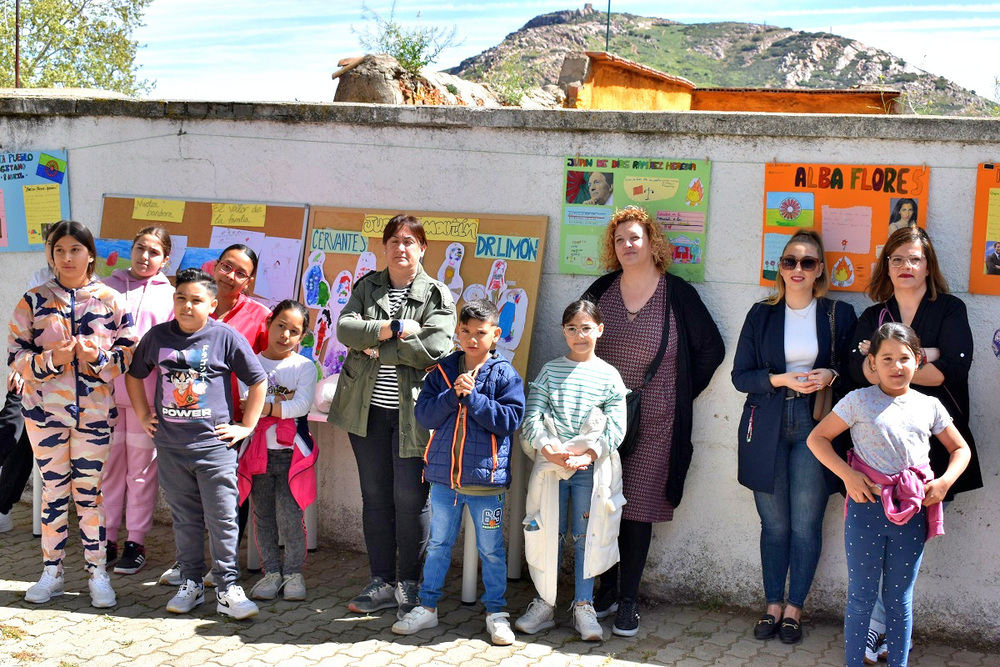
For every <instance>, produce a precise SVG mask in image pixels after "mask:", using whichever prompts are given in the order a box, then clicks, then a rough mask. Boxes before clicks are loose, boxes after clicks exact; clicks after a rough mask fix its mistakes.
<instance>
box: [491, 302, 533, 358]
mask: <svg viewBox="0 0 1000 667" xmlns="http://www.w3.org/2000/svg"><path fill="white" fill-rule="evenodd" d="M496 306H497V309H498V310H499V311H500V322H499V325H500V340H499V341H498V342H497V348H503V349H505V350H510V351H511V352H512V353H513V351H514V350H516V349H517V346H518V345H520V344H521V336H522V335H523V334H524V323H525V321H526V320H527V314H528V293H527V292H525V291H524V290H523V289H520V288H517V287H515V288H511V289H506V290H504V291H503V293H502V294H501V295H500V299H499V300H498V301H497V303H496ZM505 356H506V355H505ZM508 358H510V357H508Z"/></svg>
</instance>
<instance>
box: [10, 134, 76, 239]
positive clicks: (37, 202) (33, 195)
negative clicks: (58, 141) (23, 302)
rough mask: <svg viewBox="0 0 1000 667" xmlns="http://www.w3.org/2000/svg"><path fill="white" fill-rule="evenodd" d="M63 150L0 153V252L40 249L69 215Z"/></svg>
mask: <svg viewBox="0 0 1000 667" xmlns="http://www.w3.org/2000/svg"><path fill="white" fill-rule="evenodd" d="M67 166H68V163H67V161H66V151H65V150H41V151H38V150H35V151H20V150H13V151H7V152H2V151H0V252H24V251H28V250H42V249H43V248H44V247H45V231H46V230H47V228H48V226H49V225H51V224H52V223H54V222H59V221H60V220H66V219H68V218H69V217H70V215H69V175H68V172H67Z"/></svg>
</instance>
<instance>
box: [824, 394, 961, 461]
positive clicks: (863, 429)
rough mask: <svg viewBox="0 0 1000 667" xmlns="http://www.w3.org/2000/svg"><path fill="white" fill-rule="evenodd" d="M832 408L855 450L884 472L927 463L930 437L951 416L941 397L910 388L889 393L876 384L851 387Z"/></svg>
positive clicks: (943, 427) (945, 423)
mask: <svg viewBox="0 0 1000 667" xmlns="http://www.w3.org/2000/svg"><path fill="white" fill-rule="evenodd" d="M833 411H834V412H835V413H837V416H838V417H840V418H841V419H843V420H844V421H845V422H846V423H847V425H848V426H850V427H851V439H852V440H853V441H854V450H855V453H856V454H858V455H859V456H860V457H861V459H862V460H863V461H864V462H865V463H867V464H868V465H870V466H871V467H872V468H875V469H876V470H878V471H879V472H881V473H884V474H886V475H895V474H896V473H898V472H899V471H901V470H904V469H906V468H909V467H911V466H921V465H924V464H928V463H930V451H931V445H930V437H931V434H934V435H937V434H938V433H940V432H941V431H943V430H945V429H946V428H948V426H949V425H950V424H951V422H952V419H951V416H950V415H949V414H948V411H947V410H946V409H945V407H944V406H943V405H942V404H941V401H939V400H938V399H936V398H934V397H933V396H927V395H926V394H921V393H920V392H919V391H916V390H915V389H913V388H911V389H910V390H909V391H907V392H906V393H905V394H903V395H902V396H889V395H888V394H886V393H885V392H884V391H882V390H881V389H879V387H878V385H872V386H870V387H865V388H864V389H857V390H855V391H852V392H851V393H849V394H848V395H847V396H845V397H844V398H842V399H841V400H840V401H839V402H838V403H837V405H835V406H833Z"/></svg>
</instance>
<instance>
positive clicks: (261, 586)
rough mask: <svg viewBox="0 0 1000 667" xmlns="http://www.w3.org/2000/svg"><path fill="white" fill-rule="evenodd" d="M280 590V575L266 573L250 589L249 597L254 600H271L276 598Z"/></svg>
mask: <svg viewBox="0 0 1000 667" xmlns="http://www.w3.org/2000/svg"><path fill="white" fill-rule="evenodd" d="M280 589H281V574H279V573H278V572H268V573H267V574H265V575H264V576H263V577H261V578H260V581H258V582H257V583H256V584H254V585H253V588H251V589H250V597H252V598H253V599H254V600H273V599H274V598H276V597H278V591H279V590H280Z"/></svg>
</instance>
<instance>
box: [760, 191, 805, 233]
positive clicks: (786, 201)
mask: <svg viewBox="0 0 1000 667" xmlns="http://www.w3.org/2000/svg"><path fill="white" fill-rule="evenodd" d="M766 207H767V210H766V211H765V213H764V214H765V216H766V217H767V224H769V225H777V226H779V227H812V226H813V218H814V210H813V209H814V208H815V200H814V198H813V195H812V193H811V192H768V193H767V204H766Z"/></svg>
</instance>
